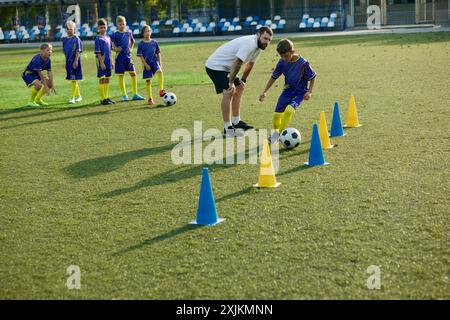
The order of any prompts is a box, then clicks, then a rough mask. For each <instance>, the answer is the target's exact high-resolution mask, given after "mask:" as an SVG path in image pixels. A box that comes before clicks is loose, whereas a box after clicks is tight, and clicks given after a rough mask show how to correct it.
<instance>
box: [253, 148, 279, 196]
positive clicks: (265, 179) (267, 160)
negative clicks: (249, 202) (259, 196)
mask: <svg viewBox="0 0 450 320" xmlns="http://www.w3.org/2000/svg"><path fill="white" fill-rule="evenodd" d="M280 184H281V183H279V182H277V179H276V178H275V170H274V169H273V164H272V157H271V156H270V147H269V143H268V142H267V140H264V143H263V150H262V153H261V159H260V165H259V177H258V183H257V184H255V185H253V186H254V187H256V188H276V187H278V186H279V185H280Z"/></svg>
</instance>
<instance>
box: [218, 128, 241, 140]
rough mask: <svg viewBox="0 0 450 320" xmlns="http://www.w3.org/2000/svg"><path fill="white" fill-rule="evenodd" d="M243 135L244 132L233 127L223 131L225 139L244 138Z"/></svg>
mask: <svg viewBox="0 0 450 320" xmlns="http://www.w3.org/2000/svg"><path fill="white" fill-rule="evenodd" d="M243 135H244V131H243V130H242V129H235V128H233V127H232V126H229V127H228V128H227V129H223V137H224V138H231V137H242V136H243Z"/></svg>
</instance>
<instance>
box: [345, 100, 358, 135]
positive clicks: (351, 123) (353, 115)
mask: <svg viewBox="0 0 450 320" xmlns="http://www.w3.org/2000/svg"><path fill="white" fill-rule="evenodd" d="M345 127H346V128H358V127H361V125H360V124H359V120H358V113H357V112H356V103H355V96H354V95H351V96H350V101H349V103H348V117H347V123H346V125H345Z"/></svg>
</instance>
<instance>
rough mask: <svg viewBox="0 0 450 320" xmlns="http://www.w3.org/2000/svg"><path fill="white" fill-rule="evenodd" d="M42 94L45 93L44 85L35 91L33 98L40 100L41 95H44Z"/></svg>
mask: <svg viewBox="0 0 450 320" xmlns="http://www.w3.org/2000/svg"><path fill="white" fill-rule="evenodd" d="M44 94H45V87H44V86H42V87H41V89H40V90H39V92H38V93H37V95H36V98H35V99H34V101H39V100H41V99H42V97H43V96H44Z"/></svg>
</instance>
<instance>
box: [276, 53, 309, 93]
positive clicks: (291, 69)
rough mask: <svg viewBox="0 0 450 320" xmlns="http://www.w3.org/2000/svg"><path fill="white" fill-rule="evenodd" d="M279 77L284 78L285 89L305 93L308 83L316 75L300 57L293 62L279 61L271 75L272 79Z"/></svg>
mask: <svg viewBox="0 0 450 320" xmlns="http://www.w3.org/2000/svg"><path fill="white" fill-rule="evenodd" d="M281 75H284V77H285V88H290V89H292V90H294V91H301V92H306V91H307V86H308V81H310V80H312V79H314V78H315V77H316V75H317V74H316V72H315V71H314V69H313V68H312V67H311V66H310V64H309V62H308V61H307V60H306V59H305V58H303V57H300V58H299V59H298V60H297V61H294V62H286V61H284V60H283V59H280V61H278V64H277V66H276V67H275V70H274V71H273V73H272V78H273V79H278V78H279V77H280V76H281Z"/></svg>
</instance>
